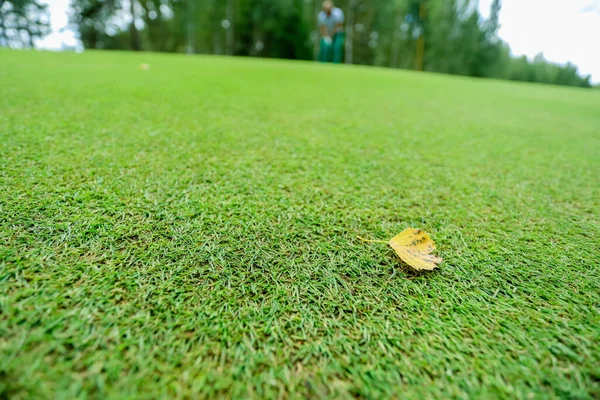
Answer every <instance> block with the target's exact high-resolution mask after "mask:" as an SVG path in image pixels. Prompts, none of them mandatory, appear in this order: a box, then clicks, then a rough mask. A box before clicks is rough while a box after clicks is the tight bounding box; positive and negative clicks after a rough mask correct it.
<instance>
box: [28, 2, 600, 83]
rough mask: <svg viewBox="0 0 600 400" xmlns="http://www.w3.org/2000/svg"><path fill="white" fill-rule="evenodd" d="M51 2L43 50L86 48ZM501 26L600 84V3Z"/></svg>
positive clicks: (522, 13) (517, 13) (515, 45)
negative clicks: (48, 27)
mask: <svg viewBox="0 0 600 400" xmlns="http://www.w3.org/2000/svg"><path fill="white" fill-rule="evenodd" d="M45 1H46V2H47V3H48V4H49V6H50V7H49V8H50V22H51V25H52V31H53V32H52V34H50V35H49V36H48V37H46V38H45V39H43V40H40V41H39V42H38V45H39V47H42V48H47V49H54V50H59V49H61V48H62V46H63V45H67V46H70V47H81V45H80V44H79V42H78V40H77V38H76V37H75V34H74V33H73V32H72V31H71V30H70V29H68V28H67V24H68V19H69V18H68V15H67V10H68V8H69V1H70V0H45ZM491 3H492V0H479V9H480V11H481V14H482V15H483V16H485V17H487V16H488V14H489V9H490V4H491ZM500 25H501V27H500V32H499V34H500V37H501V38H502V39H503V40H504V41H506V42H507V43H508V44H509V45H510V47H511V50H512V53H513V54H514V55H518V56H520V55H526V56H528V57H533V56H535V55H536V54H538V53H544V56H545V57H546V59H548V60H550V61H554V62H559V63H566V62H567V61H571V62H572V63H574V64H575V65H577V66H578V67H579V71H580V72H581V73H583V74H586V75H587V74H590V75H592V81H593V82H595V83H600V0H503V1H502V10H501V11H500Z"/></svg>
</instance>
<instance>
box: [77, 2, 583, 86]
mask: <svg viewBox="0 0 600 400" xmlns="http://www.w3.org/2000/svg"><path fill="white" fill-rule="evenodd" d="M132 1H134V3H135V4H137V6H136V7H134V10H139V12H138V13H137V14H136V18H137V19H138V22H139V24H140V25H143V29H142V30H141V32H139V35H140V46H141V48H142V49H145V50H152V51H166V52H184V51H187V52H189V53H203V54H228V55H241V56H256V57H273V58H289V59H311V58H314V55H315V54H316V53H315V51H316V50H317V46H318V41H317V40H316V38H317V36H318V29H317V26H316V14H317V13H318V11H319V10H320V6H321V0H203V1H196V0H149V1H138V0H132ZM125 3H127V4H131V3H129V2H125ZM125 3H123V2H122V1H121V0H73V3H72V4H73V10H74V13H73V21H74V22H75V23H76V24H77V26H78V27H79V31H80V33H81V38H82V41H83V43H84V45H85V46H86V47H89V48H100V47H101V48H113V49H136V43H137V42H138V41H137V39H136V37H134V36H131V35H138V32H137V29H133V25H131V24H130V25H129V26H128V27H123V26H121V27H119V26H117V25H116V21H118V20H119V19H118V18H116V17H115V16H116V15H117V14H118V13H121V14H123V13H125V14H129V15H131V14H132V12H131V10H130V9H123V6H124V4H125ZM336 5H337V6H339V7H340V8H342V9H343V10H344V12H345V14H346V20H347V23H346V33H347V35H346V40H347V43H346V50H347V54H346V60H347V62H351V63H353V64H365V65H379V66H389V67H392V68H413V67H414V66H415V64H416V62H415V61H416V58H418V57H416V56H415V53H416V48H417V44H416V41H417V38H419V37H421V36H422V35H424V36H423V38H424V42H425V55H424V69H425V70H427V71H433V72H442V73H447V74H456V75H468V76H475V77H492V78H500V79H512V80H524V81H529V82H542V83H553V84H560V85H569V86H581V87H590V83H589V77H581V76H579V74H578V72H577V70H576V68H575V67H574V66H573V65H570V64H568V65H565V66H558V65H554V64H550V63H548V62H546V61H543V62H541V61H539V60H538V61H533V62H529V61H528V60H526V59H520V58H514V59H513V58H512V57H511V55H510V49H509V48H508V46H507V45H506V44H505V43H503V42H502V41H501V40H500V38H499V37H498V29H499V22H498V17H499V13H500V8H501V2H500V0H494V1H493V2H492V5H491V10H490V17H489V18H488V19H487V20H484V19H483V18H482V17H481V15H480V14H479V12H478V11H477V8H476V7H475V4H474V3H473V2H472V1H470V0H338V1H337V2H336ZM129 36H131V37H130V38H129V39H128V37H129Z"/></svg>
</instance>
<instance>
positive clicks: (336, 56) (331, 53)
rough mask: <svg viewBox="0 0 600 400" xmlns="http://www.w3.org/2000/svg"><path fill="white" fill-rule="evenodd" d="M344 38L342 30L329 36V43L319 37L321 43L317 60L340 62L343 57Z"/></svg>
mask: <svg viewBox="0 0 600 400" xmlns="http://www.w3.org/2000/svg"><path fill="white" fill-rule="evenodd" d="M344 39H345V35H344V33H343V32H340V33H336V34H335V35H334V36H333V38H331V43H327V42H326V41H325V38H321V43H320V44H319V61H320V62H333V63H336V64H340V63H342V61H343V58H344V57H343V56H344Z"/></svg>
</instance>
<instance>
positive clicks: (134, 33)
mask: <svg viewBox="0 0 600 400" xmlns="http://www.w3.org/2000/svg"><path fill="white" fill-rule="evenodd" d="M135 1H136V0H129V11H130V12H131V25H130V26H129V31H130V34H131V49H132V50H134V51H140V50H141V49H142V45H141V42H140V32H138V30H137V28H136V26H135V21H136V20H137V14H136V12H135V5H136V3H135Z"/></svg>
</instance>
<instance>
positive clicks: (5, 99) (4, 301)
mask: <svg viewBox="0 0 600 400" xmlns="http://www.w3.org/2000/svg"><path fill="white" fill-rule="evenodd" d="M0 60H1V61H2V68H0V93H2V94H3V95H2V96H0V110H2V112H0V398H10V399H21V398H27V399H44V398H50V399H63V398H64V399H79V398H81V399H94V398H100V399H137V398H140V399H148V398H169V399H170V398H173V399H176V398H190V399H203V398H208V399H219V398H259V399H274V398H315V399H321V398H342V399H346V398H367V399H369V398H370V399H386V398H398V397H400V398H402V399H530V398H532V399H554V398H565V399H593V398H598V397H599V396H600V381H599V375H598V366H599V365H600V347H599V346H598V343H599V341H600V313H598V305H599V304H600V269H599V265H598V262H599V260H600V248H599V247H598V238H599V237H600V214H599V213H598V210H600V193H599V188H600V163H599V162H598V149H599V148H600V136H599V135H598V126H600V113H598V104H600V91H595V90H588V91H583V90H575V89H573V88H564V87H551V86H542V85H525V84H520V83H515V82H501V81H495V80H482V79H477V80H476V79H466V78H462V77H448V76H440V75H435V74H415V73H407V72H404V71H393V72H392V71H390V70H386V69H381V68H337V67H332V66H328V65H325V66H324V65H318V64H316V63H300V62H288V61H281V60H260V59H247V58H238V59H230V58H226V57H202V56H196V57H183V56H178V55H171V54H156V53H127V52H97V51H86V52H84V53H83V54H74V53H46V52H40V53H38V52H15V51H6V50H0ZM141 63H148V64H150V66H151V68H150V69H149V70H141V69H140V68H139V66H140V64H141ZM357 93H359V94H360V95H357ZM410 226H418V227H420V228H422V229H424V230H426V231H427V232H429V233H431V234H432V236H433V237H434V238H435V241H436V244H437V247H438V250H437V251H436V253H437V254H439V255H440V256H442V257H443V258H444V263H443V264H442V265H441V266H440V268H439V270H438V271H436V272H435V273H428V274H417V273H413V272H411V271H410V270H409V267H404V266H402V264H400V263H399V261H398V257H397V256H396V255H395V254H394V251H393V250H392V249H391V248H387V250H384V249H382V248H379V247H369V246H365V244H364V243H361V242H359V241H358V240H357V239H355V237H356V236H357V235H365V234H366V233H369V234H370V235H372V237H374V238H375V237H379V238H389V237H392V236H393V235H394V234H396V233H398V232H399V231H401V230H402V229H404V228H407V227H410Z"/></svg>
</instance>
